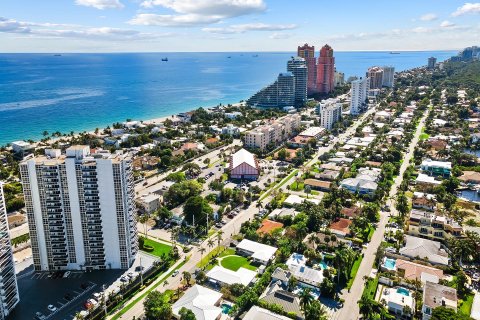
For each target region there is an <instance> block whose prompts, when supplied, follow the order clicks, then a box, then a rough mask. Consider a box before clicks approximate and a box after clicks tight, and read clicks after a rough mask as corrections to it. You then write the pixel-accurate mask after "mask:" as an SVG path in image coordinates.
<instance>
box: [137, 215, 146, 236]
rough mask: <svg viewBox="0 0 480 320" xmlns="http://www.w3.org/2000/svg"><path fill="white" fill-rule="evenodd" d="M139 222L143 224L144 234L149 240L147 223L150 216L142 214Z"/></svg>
mask: <svg viewBox="0 0 480 320" xmlns="http://www.w3.org/2000/svg"><path fill="white" fill-rule="evenodd" d="M138 222H140V223H141V224H143V233H144V234H145V238H148V236H147V232H148V230H147V222H148V215H146V214H142V215H140V216H138Z"/></svg>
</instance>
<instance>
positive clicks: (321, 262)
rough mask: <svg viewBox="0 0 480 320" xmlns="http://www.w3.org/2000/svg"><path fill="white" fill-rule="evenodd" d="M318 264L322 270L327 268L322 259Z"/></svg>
mask: <svg viewBox="0 0 480 320" xmlns="http://www.w3.org/2000/svg"><path fill="white" fill-rule="evenodd" d="M318 265H319V266H320V268H322V270H325V269H328V266H327V264H326V263H325V261H323V260H322V261H320V263H319V264H318Z"/></svg>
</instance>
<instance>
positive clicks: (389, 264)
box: [383, 258, 397, 270]
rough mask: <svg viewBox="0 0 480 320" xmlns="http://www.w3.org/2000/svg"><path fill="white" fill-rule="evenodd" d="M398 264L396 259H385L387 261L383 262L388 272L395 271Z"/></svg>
mask: <svg viewBox="0 0 480 320" xmlns="http://www.w3.org/2000/svg"><path fill="white" fill-rule="evenodd" d="M396 263H397V261H396V260H395V259H390V258H385V261H384V262H383V266H384V267H385V269H387V270H395V265H396Z"/></svg>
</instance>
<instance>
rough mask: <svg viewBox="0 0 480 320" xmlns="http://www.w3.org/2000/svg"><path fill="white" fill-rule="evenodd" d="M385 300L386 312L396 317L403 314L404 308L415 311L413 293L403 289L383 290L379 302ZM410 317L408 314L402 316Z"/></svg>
mask: <svg viewBox="0 0 480 320" xmlns="http://www.w3.org/2000/svg"><path fill="white" fill-rule="evenodd" d="M382 300H385V302H386V304H387V308H388V311H390V312H391V313H393V314H396V315H402V314H404V311H405V307H407V306H408V307H409V308H410V310H415V299H414V298H413V292H411V291H410V290H407V289H405V288H403V287H396V288H384V289H383V290H382V293H381V297H380V301H382ZM404 315H405V316H411V313H410V314H404Z"/></svg>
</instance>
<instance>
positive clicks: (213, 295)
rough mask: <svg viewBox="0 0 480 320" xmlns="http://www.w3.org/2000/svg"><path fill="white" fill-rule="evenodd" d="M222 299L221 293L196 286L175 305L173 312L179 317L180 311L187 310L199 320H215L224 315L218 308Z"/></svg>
mask: <svg viewBox="0 0 480 320" xmlns="http://www.w3.org/2000/svg"><path fill="white" fill-rule="evenodd" d="M221 298H222V294H221V293H220V292H217V291H214V290H212V289H208V288H205V287H202V286H200V285H197V284H196V285H194V286H193V287H191V288H190V289H188V290H187V291H186V292H185V294H184V295H183V296H182V297H181V298H180V299H179V300H178V301H177V302H175V303H174V304H173V306H172V311H173V314H174V315H175V316H176V317H179V316H180V315H179V313H180V310H181V309H182V308H186V309H189V310H191V311H192V312H193V313H194V314H195V318H196V319H197V320H215V319H218V317H219V316H220V315H221V314H222V309H221V308H220V307H218V304H219V303H220V300H221Z"/></svg>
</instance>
